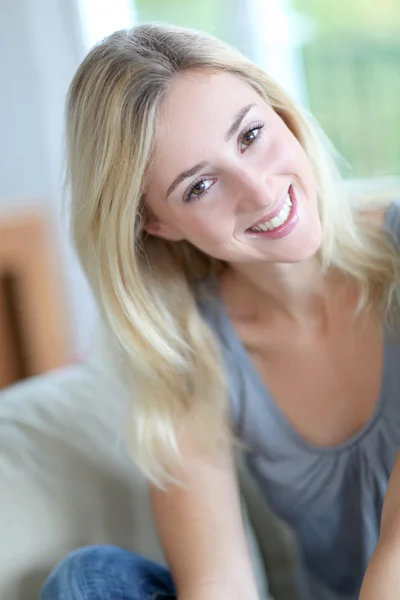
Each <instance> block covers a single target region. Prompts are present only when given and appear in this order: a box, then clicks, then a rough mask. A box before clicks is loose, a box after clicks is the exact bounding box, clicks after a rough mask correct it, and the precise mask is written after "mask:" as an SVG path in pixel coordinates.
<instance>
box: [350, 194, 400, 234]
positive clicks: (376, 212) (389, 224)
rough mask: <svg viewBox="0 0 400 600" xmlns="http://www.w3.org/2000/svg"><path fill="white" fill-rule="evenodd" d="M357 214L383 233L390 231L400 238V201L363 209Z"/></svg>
mask: <svg viewBox="0 0 400 600" xmlns="http://www.w3.org/2000/svg"><path fill="white" fill-rule="evenodd" d="M357 212H358V213H359V216H360V218H361V219H362V221H363V222H364V223H365V222H367V223H369V224H371V225H372V226H374V227H376V228H377V229H378V230H381V231H382V230H386V231H389V232H391V233H392V234H394V235H395V236H396V237H398V238H400V199H399V200H393V201H391V202H388V203H387V204H385V205H383V206H378V207H372V208H371V207H367V208H362V209H360V210H358V211H357Z"/></svg>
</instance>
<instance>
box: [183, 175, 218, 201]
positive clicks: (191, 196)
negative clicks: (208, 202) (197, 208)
mask: <svg viewBox="0 0 400 600" xmlns="http://www.w3.org/2000/svg"><path fill="white" fill-rule="evenodd" d="M213 182H214V180H213V179H202V180H201V181H198V182H197V183H195V184H194V185H193V186H192V187H191V188H189V190H188V191H187V193H186V194H185V202H190V201H191V200H195V199H196V198H199V197H200V196H203V195H204V194H206V193H207V191H208V190H209V188H210V187H211V186H212V184H213Z"/></svg>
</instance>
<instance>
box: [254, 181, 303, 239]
mask: <svg viewBox="0 0 400 600" xmlns="http://www.w3.org/2000/svg"><path fill="white" fill-rule="evenodd" d="M270 214H271V213H270ZM297 221H298V212H297V201H296V197H295V193H294V190H293V187H292V186H290V187H289V190H288V193H287V194H286V197H285V199H284V200H283V204H282V205H281V207H280V208H279V209H278V212H275V214H273V216H269V218H268V219H266V218H264V220H261V221H258V222H257V223H256V224H255V225H252V226H251V227H249V228H248V229H246V233H247V234H252V235H253V236H254V237H259V236H260V235H261V236H262V237H272V238H278V237H283V236H284V235H287V234H288V233H290V231H292V229H293V227H294V226H295V225H296V224H297Z"/></svg>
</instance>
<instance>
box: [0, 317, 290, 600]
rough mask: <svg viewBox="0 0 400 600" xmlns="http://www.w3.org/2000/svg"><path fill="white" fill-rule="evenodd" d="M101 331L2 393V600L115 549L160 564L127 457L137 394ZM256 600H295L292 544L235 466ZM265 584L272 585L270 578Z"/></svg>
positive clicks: (33, 592) (27, 594) (143, 493)
mask: <svg viewBox="0 0 400 600" xmlns="http://www.w3.org/2000/svg"><path fill="white" fill-rule="evenodd" d="M116 356H117V353H116V352H115V349H113V346H112V344H111V343H110V339H109V336H107V335H106V334H105V330H104V328H103V329H102V328H101V327H99V328H98V329H97V331H96V333H95V335H94V338H93V343H92V347H91V349H90V352H89V353H88V356H87V357H86V358H85V360H83V361H81V362H79V363H77V364H72V365H68V366H66V367H63V368H61V369H58V370H55V371H52V372H49V373H46V374H44V375H40V376H37V377H34V378H31V379H28V380H24V381H22V382H19V383H17V384H15V385H13V386H11V387H9V388H7V389H5V390H3V391H1V392H0V599H1V600H31V599H32V600H33V599H36V598H37V597H38V594H39V590H40V588H41V586H42V584H43V582H44V580H45V578H46V577H47V575H48V573H49V572H50V570H51V569H52V568H53V567H54V566H55V564H56V563H57V562H58V561H59V560H60V559H61V558H62V557H63V556H64V555H65V554H67V553H68V552H70V551H71V550H73V549H75V548H78V547H81V546H84V545H87V544H103V543H104V544H114V545H118V546H122V547H124V548H127V549H130V550H132V551H134V552H137V553H140V554H142V555H145V556H147V557H148V558H150V559H153V560H156V561H159V562H162V563H164V562H165V561H164V557H163V553H162V550H161V548H160V546H159V543H158V540H157V535H156V531H155V527H154V523H153V519H152V515H151V510H150V504H149V498H148V488H147V484H146V481H145V479H144V477H143V476H142V474H141V473H140V472H139V470H138V469H137V468H136V466H135V464H134V462H133V461H132V459H131V457H130V455H129V453H128V451H127V447H126V443H125V437H126V435H125V434H126V425H127V420H128V414H129V406H130V402H131V401H132V393H133V394H134V390H133V392H132V390H130V389H128V386H127V384H126V380H125V379H124V377H123V376H122V375H121V369H120V368H119V365H118V362H117V359H116ZM238 469H239V476H240V482H241V489H242V491H243V507H244V515H245V519H246V523H247V531H248V537H249V543H250V547H251V552H252V557H253V564H254V569H255V573H256V577H257V583H258V587H259V593H260V600H271V598H274V600H293V599H294V598H295V595H294V591H293V577H292V571H293V564H294V560H295V557H294V551H293V540H292V539H291V536H290V532H288V531H287V530H286V529H285V528H284V526H283V525H282V524H281V523H279V522H278V521H277V520H276V519H275V518H274V517H273V516H272V514H271V512H270V510H269V509H268V507H267V505H266V504H265V502H264V500H263V498H261V496H260V492H259V490H258V488H257V486H256V484H255V483H254V481H252V479H251V477H250V475H249V473H248V472H247V471H246V469H245V467H244V463H243V460H242V459H241V457H238ZM266 574H268V576H267V575H266Z"/></svg>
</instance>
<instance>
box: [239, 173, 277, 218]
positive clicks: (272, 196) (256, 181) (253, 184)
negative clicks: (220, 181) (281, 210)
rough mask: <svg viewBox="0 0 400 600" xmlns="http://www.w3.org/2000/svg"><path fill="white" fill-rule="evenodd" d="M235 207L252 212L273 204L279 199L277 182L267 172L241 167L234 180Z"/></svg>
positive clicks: (241, 210) (244, 211)
mask: <svg viewBox="0 0 400 600" xmlns="http://www.w3.org/2000/svg"><path fill="white" fill-rule="evenodd" d="M236 185H237V188H236V191H237V209H238V211H239V212H243V213H252V212H256V211H258V210H260V209H267V210H268V208H270V207H272V206H274V205H275V204H276V202H277V201H278V200H279V197H278V196H279V193H280V192H279V190H278V182H277V181H276V179H275V178H274V177H273V176H272V175H271V174H268V173H260V171H257V172H255V171H254V170H249V169H242V170H241V171H240V172H239V173H238V179H237V181H236Z"/></svg>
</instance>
